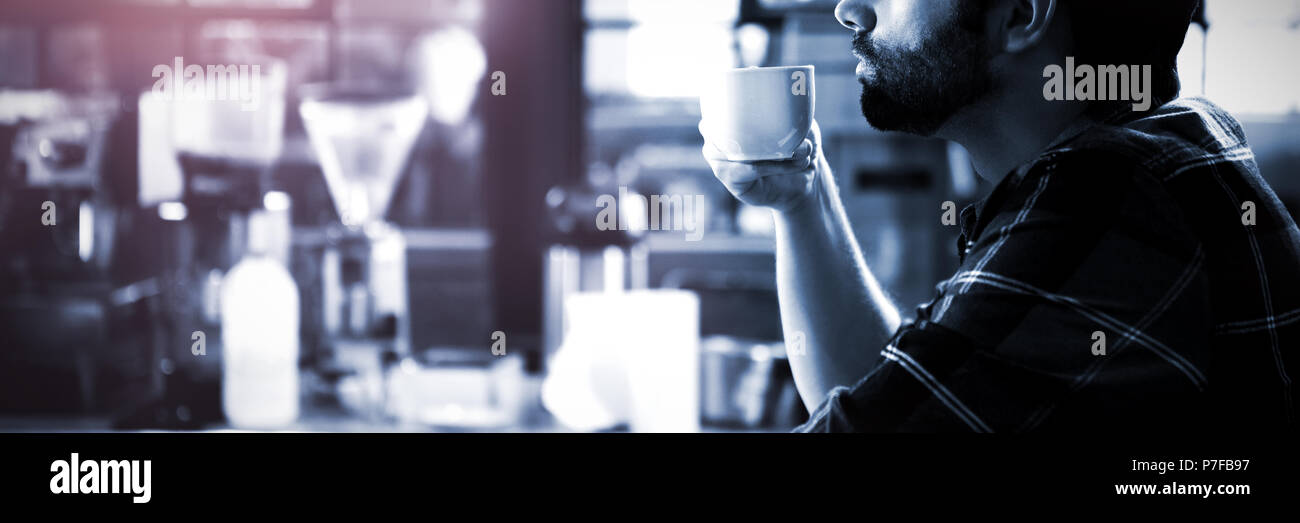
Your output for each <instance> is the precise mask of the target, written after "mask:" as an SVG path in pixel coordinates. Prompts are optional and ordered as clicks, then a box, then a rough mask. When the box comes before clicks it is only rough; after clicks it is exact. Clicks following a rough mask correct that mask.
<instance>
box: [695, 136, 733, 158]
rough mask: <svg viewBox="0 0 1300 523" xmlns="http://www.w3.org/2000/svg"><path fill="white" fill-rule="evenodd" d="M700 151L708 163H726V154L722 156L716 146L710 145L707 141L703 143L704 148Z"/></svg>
mask: <svg viewBox="0 0 1300 523" xmlns="http://www.w3.org/2000/svg"><path fill="white" fill-rule="evenodd" d="M701 151H702V152H703V153H704V159H705V160H709V161H714V160H719V161H726V159H727V155H726V154H723V152H722V151H721V150H719V149H718V148H717V147H716V146H714V145H713V144H712V143H710V142H709V141H707V140H706V141H705V142H704V148H703V149H701Z"/></svg>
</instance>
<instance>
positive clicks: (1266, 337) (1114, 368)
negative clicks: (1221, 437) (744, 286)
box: [796, 98, 1300, 432]
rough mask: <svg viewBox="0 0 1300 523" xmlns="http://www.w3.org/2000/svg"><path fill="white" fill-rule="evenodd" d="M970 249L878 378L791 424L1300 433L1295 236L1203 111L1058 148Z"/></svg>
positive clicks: (809, 427) (1016, 184) (1014, 177)
mask: <svg viewBox="0 0 1300 523" xmlns="http://www.w3.org/2000/svg"><path fill="white" fill-rule="evenodd" d="M1248 202H1249V203H1248ZM1252 209H1253V216H1251V214H1252ZM1252 222H1253V223H1252ZM958 242H959V243H958V252H959V253H960V255H961V259H962V263H961V266H960V267H959V268H958V270H957V273H956V274H954V275H953V276H952V277H951V278H949V279H948V280H947V281H944V282H942V283H940V284H939V285H938V287H937V289H938V294H937V296H936V297H935V298H934V300H933V301H931V302H930V303H928V304H925V305H923V306H921V307H920V308H919V309H918V310H917V315H916V319H915V320H914V321H910V322H905V324H904V325H903V326H902V327H901V328H899V330H898V332H897V333H895V334H894V336H893V337H892V339H891V340H890V342H889V343H888V345H887V346H886V347H884V350H882V351H881V352H880V356H881V359H880V360H879V362H878V363H877V365H876V366H875V368H874V370H872V371H871V372H870V374H868V375H867V376H866V377H864V378H862V380H860V381H859V382H858V383H857V384H855V385H854V386H853V387H851V388H850V387H839V388H837V389H835V390H834V391H832V392H831V393H830V395H829V396H828V397H827V399H826V400H825V401H824V402H823V403H822V405H821V406H820V407H819V408H818V409H817V410H816V411H815V412H814V413H813V415H812V417H811V419H810V420H809V421H808V422H807V423H806V424H804V425H803V426H801V427H799V428H798V429H796V430H798V431H807V432H822V431H905V432H915V431H924V432H930V431H975V432H994V431H998V432H1022V431H1034V430H1038V431H1058V432H1059V431H1081V430H1087V431H1102V430H1117V431H1120V432H1134V431H1159V430H1209V431H1222V430H1235V431H1251V430H1279V429H1281V430H1294V429H1295V427H1296V425H1295V420H1296V409H1295V395H1296V390H1295V384H1294V382H1293V381H1292V377H1291V374H1290V373H1292V372H1296V371H1297V369H1300V360H1298V359H1297V358H1298V357H1300V352H1297V351H1298V349H1300V347H1296V345H1297V343H1300V230H1297V228H1296V224H1295V222H1294V221H1293V220H1292V219H1291V217H1290V215H1288V214H1287V212H1286V209H1285V208H1284V207H1283V206H1282V203H1281V202H1280V201H1279V200H1278V198H1277V196H1276V195H1275V194H1274V193H1273V191H1272V190H1271V189H1270V188H1269V186H1268V185H1267V184H1266V183H1265V182H1264V180H1263V178H1261V177H1260V175H1259V172H1258V169H1257V168H1256V165H1255V161H1254V156H1253V153H1252V152H1251V150H1250V148H1249V147H1248V146H1247V144H1246V140H1245V137H1244V135H1243V133H1242V131H1241V128H1240V126H1239V125H1238V124H1237V122H1236V121H1235V120H1234V119H1233V118H1232V117H1231V116H1229V115H1228V114H1227V113H1225V112H1224V111H1223V110H1221V109H1219V108H1218V107H1216V106H1214V105H1213V104H1211V103H1209V102H1208V101H1205V100H1202V99H1195V98H1192V99H1179V100H1176V101H1174V102H1171V103H1169V104H1167V105H1165V106H1163V107H1161V108H1160V109H1158V110H1155V111H1153V112H1151V113H1146V114H1136V113H1130V114H1127V115H1121V117H1120V118H1115V119H1112V120H1108V121H1107V122H1105V123H1103V124H1100V125H1096V126H1093V127H1092V128H1090V129H1088V130H1086V131H1084V132H1083V133H1082V134H1081V135H1079V136H1076V137H1075V138H1073V139H1070V140H1067V141H1066V142H1064V143H1062V144H1060V145H1057V146H1055V147H1053V148H1051V149H1050V150H1047V151H1045V152H1043V153H1042V154H1041V155H1040V156H1039V157H1038V158H1037V159H1036V160H1034V161H1033V162H1031V163H1029V164H1027V165H1025V166H1022V167H1021V168H1019V169H1017V170H1016V171H1015V172H1014V173H1012V174H1009V175H1008V176H1007V177H1006V178H1005V179H1004V180H1003V181H1002V182H1001V183H999V184H998V186H997V187H995V188H994V190H993V191H992V193H990V194H989V195H988V197H986V198H985V199H984V200H983V201H981V202H978V203H976V204H974V205H972V206H970V207H968V208H966V209H965V210H963V212H962V215H961V234H960V237H959V239H958ZM1103 347H1104V354H1101V352H1103V351H1102V350H1101V349H1102V348H1103ZM873 350H875V349H874V348H873Z"/></svg>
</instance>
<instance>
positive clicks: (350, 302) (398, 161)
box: [299, 85, 428, 405]
mask: <svg viewBox="0 0 1300 523" xmlns="http://www.w3.org/2000/svg"><path fill="white" fill-rule="evenodd" d="M301 95H302V104H301V105H300V106H299V112H300V114H301V115H302V120H303V123H304V125H305V126H306V128H307V135H308V137H309V138H310V140H311V144H312V148H313V149H314V150H315V152H316V155H317V158H318V160H319V162H320V166H321V171H322V172H323V174H324V177H325V182H326V185H327V187H328V189H329V194H330V197H331V199H332V200H333V202H334V207H335V210H336V211H338V217H339V221H338V222H336V223H333V224H331V225H330V226H329V227H328V230H327V233H326V237H327V240H326V245H325V247H324V250H323V253H322V260H321V274H322V280H323V281H322V282H321V283H322V287H321V289H322V294H321V302H322V306H323V317H322V325H323V327H324V330H325V335H326V339H327V340H328V341H327V343H328V344H329V345H331V348H332V353H333V360H334V364H335V365H337V366H338V367H340V369H339V370H342V371H343V372H344V373H345V374H348V375H352V376H355V377H357V378H359V381H356V382H355V383H359V384H360V388H361V389H362V391H361V395H362V396H364V397H366V398H367V402H373V404H375V405H377V404H378V403H379V399H378V398H379V396H380V395H381V394H382V383H381V381H382V374H383V373H382V368H383V365H384V363H383V362H384V361H388V362H392V361H395V360H396V359H397V358H400V357H402V356H405V355H408V354H410V317H409V313H408V310H409V309H408V298H407V284H406V277H407V272H406V242H405V240H404V239H403V237H402V234H401V232H400V231H399V230H398V228H397V227H396V226H395V225H393V224H391V223H389V222H387V221H386V220H385V219H384V215H385V213H386V212H387V210H388V206H389V203H390V202H391V201H392V196H393V191H394V189H396V187H397V182H398V181H399V179H400V178H401V174H402V172H403V169H404V168H405V167H406V162H407V156H408V155H409V153H410V150H411V148H412V146H413V145H414V144H415V140H416V137H417V136H418V135H419V133H420V130H421V129H422V128H423V126H424V122H425V120H426V119H427V115H428V107H427V105H426V103H425V101H424V100H423V99H422V98H420V97H418V96H415V95H413V94H406V93H395V92H391V91H385V90H382V89H368V88H356V87H350V86H342V85H309V86H305V87H304V88H303V90H302V92H301Z"/></svg>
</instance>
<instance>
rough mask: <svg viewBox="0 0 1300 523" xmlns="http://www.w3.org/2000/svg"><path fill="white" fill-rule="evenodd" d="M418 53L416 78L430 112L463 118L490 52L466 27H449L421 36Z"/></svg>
mask: <svg viewBox="0 0 1300 523" xmlns="http://www.w3.org/2000/svg"><path fill="white" fill-rule="evenodd" d="M415 56H416V71H417V75H418V79H417V82H418V83H419V86H420V94H421V95H422V96H424V99H425V100H426V101H427V102H428V104H429V114H431V115H432V116H433V118H434V119H435V120H437V121H439V122H442V123H444V124H448V125H454V124H458V123H460V122H462V121H464V120H465V116H466V115H468V114H469V109H470V107H471V106H472V105H473V103H474V97H475V95H476V94H477V93H478V90H479V81H480V80H482V79H483V74H484V73H485V72H486V71H487V54H486V53H485V52H484V51H483V46H482V44H480V43H479V41H478V37H476V36H475V35H474V33H472V32H470V31H469V30H467V29H465V28H463V27H456V26H453V27H449V28H446V29H443V30H440V31H436V32H434V33H431V34H429V35H427V36H425V37H423V38H421V39H420V41H419V43H417V44H416V46H415ZM507 81H509V80H508V79H507Z"/></svg>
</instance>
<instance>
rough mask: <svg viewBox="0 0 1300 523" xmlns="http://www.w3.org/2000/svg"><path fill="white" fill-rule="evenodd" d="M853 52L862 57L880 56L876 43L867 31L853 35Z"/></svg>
mask: <svg viewBox="0 0 1300 523" xmlns="http://www.w3.org/2000/svg"><path fill="white" fill-rule="evenodd" d="M853 54H855V55H857V56H858V57H860V58H878V57H879V53H878V51H877V49H876V43H875V42H873V41H872V40H871V38H870V37H869V36H867V34H866V33H856V34H854V35H853Z"/></svg>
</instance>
